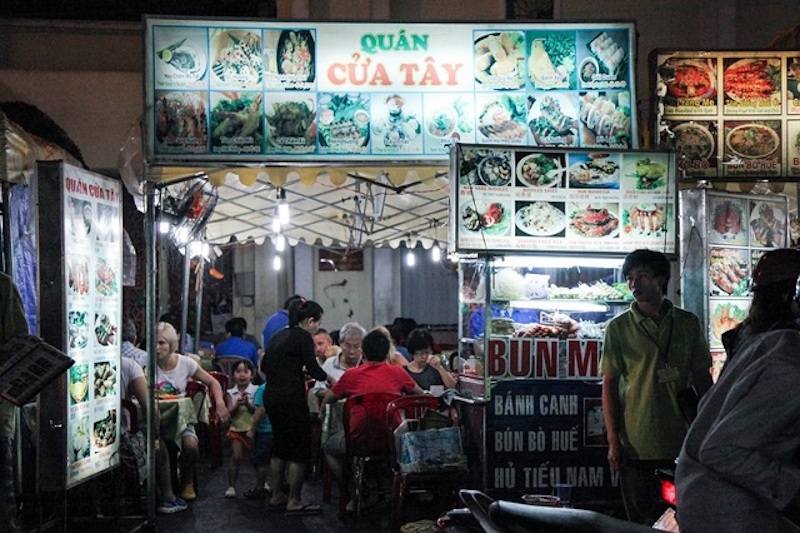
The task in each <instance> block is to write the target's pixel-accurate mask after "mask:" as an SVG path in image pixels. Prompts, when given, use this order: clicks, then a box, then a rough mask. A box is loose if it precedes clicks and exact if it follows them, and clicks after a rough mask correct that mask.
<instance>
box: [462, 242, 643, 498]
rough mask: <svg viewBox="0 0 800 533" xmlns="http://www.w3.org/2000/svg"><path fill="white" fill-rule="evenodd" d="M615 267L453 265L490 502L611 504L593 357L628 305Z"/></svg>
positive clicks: (531, 261) (611, 477) (465, 382)
mask: <svg viewBox="0 0 800 533" xmlns="http://www.w3.org/2000/svg"><path fill="white" fill-rule="evenodd" d="M623 259H624V258H623V257H622V256H619V257H598V256H571V257H551V256H541V255H539V256H524V257H521V256H502V257H500V256H496V257H475V258H471V259H462V261H461V262H460V268H459V276H460V282H461V313H460V322H459V332H460V337H459V339H460V346H459V348H460V359H459V362H460V374H459V377H460V380H459V383H460V385H459V386H460V387H461V388H462V390H467V391H470V392H475V393H477V392H480V393H481V394H483V395H485V396H486V397H488V398H489V406H488V408H487V409H486V412H485V417H484V420H483V421H482V434H483V442H484V449H485V457H484V461H483V464H484V465H485V470H484V486H485V487H486V490H487V491H488V492H489V493H491V494H494V495H496V496H497V497H505V498H511V499H516V498H518V497H519V496H520V495H522V494H528V493H533V494H550V493H551V492H552V490H554V487H555V486H556V485H564V484H566V485H571V486H572V487H573V491H572V493H573V498H574V501H575V502H576V503H578V504H580V505H597V506H602V505H605V504H609V502H613V501H614V500H615V498H616V497H617V496H618V489H617V483H618V480H617V477H616V473H615V472H612V471H611V470H610V469H609V467H608V462H607V459H606V456H607V442H606V436H605V425H604V422H603V412H602V396H601V375H600V354H601V352H602V342H603V336H604V332H605V326H606V324H607V323H608V321H609V320H610V319H612V318H613V317H615V316H616V315H617V314H619V313H620V312H622V311H623V310H625V309H626V308H627V307H628V306H629V305H630V300H631V295H630V292H629V291H628V288H627V285H626V283H625V282H624V280H623V279H622V272H621V267H622V261H623Z"/></svg>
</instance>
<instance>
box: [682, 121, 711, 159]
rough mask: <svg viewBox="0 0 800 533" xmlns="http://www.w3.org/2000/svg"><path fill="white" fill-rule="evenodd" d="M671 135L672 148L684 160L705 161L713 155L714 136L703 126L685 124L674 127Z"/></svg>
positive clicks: (691, 123)
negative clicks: (684, 158)
mask: <svg viewBox="0 0 800 533" xmlns="http://www.w3.org/2000/svg"><path fill="white" fill-rule="evenodd" d="M672 133H673V135H674V136H673V138H672V146H673V148H675V150H676V151H678V152H679V153H681V154H682V155H683V156H684V157H686V159H689V160H692V161H695V160H706V159H708V158H709V157H711V154H713V153H714V144H715V140H714V136H713V135H712V134H711V132H710V131H709V130H708V128H706V127H705V126H703V125H700V124H695V123H694V122H685V123H683V124H678V125H677V126H675V127H674V128H673V129H672Z"/></svg>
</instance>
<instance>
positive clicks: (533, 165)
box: [517, 154, 565, 187]
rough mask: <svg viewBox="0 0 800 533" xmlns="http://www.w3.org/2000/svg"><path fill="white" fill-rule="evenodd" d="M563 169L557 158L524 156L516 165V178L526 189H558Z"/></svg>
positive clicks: (544, 155)
mask: <svg viewBox="0 0 800 533" xmlns="http://www.w3.org/2000/svg"><path fill="white" fill-rule="evenodd" d="M564 172H565V169H564V168H563V167H562V166H561V161H560V160H559V159H558V158H557V157H553V156H549V155H546V154H530V155H526V156H525V157H523V158H522V159H520V160H519V163H517V178H518V179H519V181H521V182H522V183H524V184H525V185H527V186H528V187H560V186H561V175H562V174H564Z"/></svg>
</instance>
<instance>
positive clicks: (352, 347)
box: [308, 322, 367, 413]
mask: <svg viewBox="0 0 800 533" xmlns="http://www.w3.org/2000/svg"><path fill="white" fill-rule="evenodd" d="M366 334H367V330H366V329H364V327H363V326H362V325H361V324H359V323H358V322H348V323H347V324H345V325H344V326H342V328H341V329H340V330H339V338H340V339H341V346H340V348H341V350H340V353H339V356H338V357H330V358H327V359H326V360H325V362H324V364H322V365H321V366H322V370H324V371H325V373H326V374H328V375H329V376H332V377H333V379H334V380H338V379H339V378H340V377H342V374H344V373H345V371H346V370H349V369H351V368H355V367H357V366H358V365H360V364H361V340H362V339H363V338H364V335H366ZM314 343H315V348H316V337H314ZM317 357H319V355H317ZM327 390H328V382H327V381H317V382H316V383H315V384H314V387H313V388H312V389H311V393H310V394H309V395H308V408H309V411H310V412H311V413H319V402H320V401H322V399H323V398H324V397H325V393H326V392H327Z"/></svg>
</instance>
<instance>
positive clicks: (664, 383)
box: [600, 299, 711, 460]
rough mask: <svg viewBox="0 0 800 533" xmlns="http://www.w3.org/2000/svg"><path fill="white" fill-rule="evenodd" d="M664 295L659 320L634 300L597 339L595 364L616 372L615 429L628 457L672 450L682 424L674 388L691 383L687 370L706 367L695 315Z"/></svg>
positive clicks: (668, 456)
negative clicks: (600, 347) (597, 360)
mask: <svg viewBox="0 0 800 533" xmlns="http://www.w3.org/2000/svg"><path fill="white" fill-rule="evenodd" d="M664 301H665V303H666V305H667V312H666V314H665V316H664V318H663V319H662V320H661V323H660V324H659V323H656V321H654V320H653V319H651V318H649V317H647V316H645V315H644V314H642V313H641V312H640V311H639V309H638V308H637V306H636V303H635V302H634V303H633V304H631V306H630V308H629V309H628V310H627V311H625V312H624V313H622V314H620V315H619V316H617V317H615V318H614V319H612V320H611V322H609V324H608V327H607V328H606V332H605V339H604V341H603V354H602V358H601V360H600V369H601V371H602V373H603V374H604V375H607V376H613V377H617V378H619V398H620V402H619V407H618V409H619V411H618V416H619V420H618V421H617V424H618V427H617V429H618V432H619V437H620V442H621V443H622V446H623V447H624V450H625V454H626V456H627V457H629V458H630V459H633V460H672V459H674V458H676V457H677V456H678V453H679V452H680V449H681V445H682V444H683V439H684V437H685V436H686V431H687V429H688V424H687V422H686V420H685V418H684V416H683V413H682V411H681V408H680V405H679V403H678V393H679V392H680V391H682V390H683V389H685V388H686V387H687V386H689V385H690V384H691V375H692V374H693V373H695V372H699V371H702V370H707V369H709V368H710V367H711V354H710V352H709V348H708V342H707V341H706V332H705V331H704V329H703V327H702V326H701V325H700V321H699V320H698V318H697V317H696V316H695V315H694V314H692V313H690V312H689V311H686V310H684V309H680V308H678V307H675V306H674V305H673V303H672V302H670V301H669V300H666V299H665V300H664Z"/></svg>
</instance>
